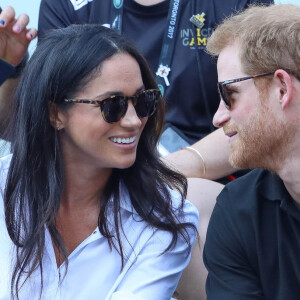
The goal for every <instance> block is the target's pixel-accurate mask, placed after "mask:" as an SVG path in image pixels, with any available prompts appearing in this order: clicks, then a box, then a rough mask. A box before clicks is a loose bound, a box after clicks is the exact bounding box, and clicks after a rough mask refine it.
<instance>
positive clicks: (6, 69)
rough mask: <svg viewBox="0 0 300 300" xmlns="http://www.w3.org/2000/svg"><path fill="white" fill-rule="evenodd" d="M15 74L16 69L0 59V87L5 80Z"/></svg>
mask: <svg viewBox="0 0 300 300" xmlns="http://www.w3.org/2000/svg"><path fill="white" fill-rule="evenodd" d="M15 73H16V67H14V66H13V65H11V64H10V63H8V62H6V61H5V60H3V59H1V58H0V85H2V83H3V82H4V81H5V80H6V79H8V78H10V77H12V76H14V74H15Z"/></svg>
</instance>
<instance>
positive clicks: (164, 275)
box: [0, 156, 200, 300]
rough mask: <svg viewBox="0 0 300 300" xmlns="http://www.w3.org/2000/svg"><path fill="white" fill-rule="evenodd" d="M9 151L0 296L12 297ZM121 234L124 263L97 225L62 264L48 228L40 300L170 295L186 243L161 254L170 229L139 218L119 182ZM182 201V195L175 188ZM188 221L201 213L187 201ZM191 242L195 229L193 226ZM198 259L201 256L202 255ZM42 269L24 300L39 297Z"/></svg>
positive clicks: (160, 298)
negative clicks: (8, 207) (8, 198)
mask: <svg viewBox="0 0 300 300" xmlns="http://www.w3.org/2000/svg"><path fill="white" fill-rule="evenodd" d="M9 162H10V156H8V157H5V158H2V159H0V187H1V191H2V192H1V195H0V300H8V299H10V293H11V290H10V280H11V272H12V268H13V261H14V254H13V253H14V245H13V243H12V241H11V240H10V238H9V236H8V233H7V229H6V225H5V219H4V206H3V189H4V187H5V182H6V174H7V171H8V168H9ZM120 190H121V191H120V195H121V196H122V200H121V216H122V226H123V229H124V233H125V234H126V237H127V239H126V238H125V235H123V236H122V243H123V249H124V254H125V264H124V268H123V269H122V270H121V258H120V255H119V254H118V252H117V251H116V250H115V249H112V250H110V248H109V245H108V242H107V239H106V238H104V237H103V236H102V234H101V233H100V232H99V230H98V228H96V229H95V230H94V232H93V233H92V234H91V235H90V236H89V237H87V238H86V239H85V240H84V241H83V242H82V243H81V244H80V245H79V246H78V247H77V248H76V249H75V250H74V251H73V252H72V253H71V254H70V255H69V257H68V260H69V265H68V270H67V273H66V276H64V275H65V271H66V265H65V264H64V263H63V264H62V265H61V266H60V267H59V268H58V267H57V264H56V258H55V254H54V249H53V246H52V241H51V237H50V234H49V232H48V231H47V230H46V236H45V240H46V242H45V250H44V256H43V293H42V297H41V299H42V300H74V299H78V300H125V299H126V300H169V299H170V298H171V296H172V294H173V292H174V290H175V288H176V285H177V283H178V281H179V278H180V276H181V273H182V271H183V269H184V268H185V267H186V266H187V264H188V262H189V260H190V255H188V254H187V253H188V248H187V244H186V243H185V242H184V240H183V239H182V238H181V237H180V238H179V239H178V242H177V243H176V246H175V247H174V248H172V249H171V250H169V251H168V252H166V253H165V254H163V255H161V254H162V252H163V251H164V250H165V249H166V247H167V246H168V245H169V243H170V241H171V238H172V236H171V234H170V233H168V232H164V231H161V230H158V229H155V228H153V227H151V226H149V225H148V224H147V223H146V222H144V221H141V220H140V217H139V216H138V214H137V213H136V212H135V211H134V209H133V207H132V206H131V202H130V198H129V195H128V192H127V190H126V188H124V187H121V189H120ZM171 193H172V197H173V203H174V205H175V206H178V205H179V203H180V195H179V194H177V193H176V192H174V191H171ZM184 212H185V216H184V220H185V221H189V222H192V223H193V224H194V225H195V226H196V227H197V226H198V212H197V210H196V208H195V207H194V206H193V205H192V204H191V203H190V202H188V201H186V202H185V205H184ZM189 232H190V234H191V237H192V241H191V242H192V243H194V240H195V236H196V234H195V232H193V231H192V230H191V231H189ZM199 259H200V257H199ZM40 287H41V278H40V270H39V269H38V270H36V271H35V272H34V273H33V275H32V276H31V277H30V279H29V280H28V281H27V282H26V283H25V284H24V286H23V287H22V288H21V289H20V300H25V299H26V300H28V299H30V300H35V299H36V300H38V299H39V295H40Z"/></svg>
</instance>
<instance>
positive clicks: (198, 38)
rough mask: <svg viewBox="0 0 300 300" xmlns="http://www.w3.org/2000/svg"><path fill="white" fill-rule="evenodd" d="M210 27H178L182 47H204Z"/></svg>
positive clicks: (210, 30) (192, 48)
mask: <svg viewBox="0 0 300 300" xmlns="http://www.w3.org/2000/svg"><path fill="white" fill-rule="evenodd" d="M212 32H213V29H212V28H210V27H209V28H204V27H203V28H196V29H192V28H187V29H180V38H181V41H182V45H183V46H184V47H190V49H191V50H194V49H202V50H204V49H205V48H206V44H207V39H208V37H209V36H210V35H211V34H212Z"/></svg>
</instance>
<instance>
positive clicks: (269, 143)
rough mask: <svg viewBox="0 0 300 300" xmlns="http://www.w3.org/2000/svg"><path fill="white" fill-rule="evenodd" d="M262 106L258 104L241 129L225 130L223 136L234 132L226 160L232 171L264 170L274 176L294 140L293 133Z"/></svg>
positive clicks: (227, 127)
mask: <svg viewBox="0 0 300 300" xmlns="http://www.w3.org/2000/svg"><path fill="white" fill-rule="evenodd" d="M263 102H264V100H260V103H259V104H258V106H257V110H256V112H255V113H254V114H253V115H251V116H249V119H248V120H247V121H246V122H245V123H244V124H243V125H235V124H226V125H225V126H224V131H225V132H233V131H237V135H236V137H235V140H234V141H233V143H232V145H231V152H230V157H229V162H230V164H231V165H232V166H233V167H235V168H240V169H252V168H264V169H268V170H270V171H274V172H276V170H278V168H279V167H280V165H281V164H282V162H283V160H284V158H285V156H286V153H287V151H286V150H287V148H288V147H289V146H290V145H291V140H292V139H293V137H294V136H295V129H294V128H292V126H291V125H289V124H288V123H287V122H286V121H284V120H282V119H279V118H278V117H276V116H275V114H274V112H273V111H271V110H270V108H269V107H268V106H267V105H266V104H264V103H263Z"/></svg>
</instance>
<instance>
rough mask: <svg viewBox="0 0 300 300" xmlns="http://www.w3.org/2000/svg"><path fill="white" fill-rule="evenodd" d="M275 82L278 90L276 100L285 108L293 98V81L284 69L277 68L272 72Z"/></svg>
mask: <svg viewBox="0 0 300 300" xmlns="http://www.w3.org/2000/svg"><path fill="white" fill-rule="evenodd" d="M274 78H275V82H276V85H277V90H278V100H279V103H280V105H281V107H282V109H285V108H286V107H287V106H288V105H289V104H290V102H291V101H292V99H293V83H292V78H291V75H290V74H289V73H288V72H286V71H285V70H282V69H279V70H277V71H276V72H275V74H274Z"/></svg>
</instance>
